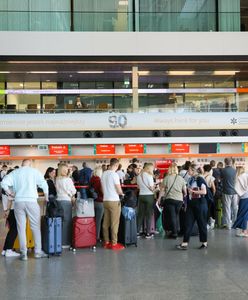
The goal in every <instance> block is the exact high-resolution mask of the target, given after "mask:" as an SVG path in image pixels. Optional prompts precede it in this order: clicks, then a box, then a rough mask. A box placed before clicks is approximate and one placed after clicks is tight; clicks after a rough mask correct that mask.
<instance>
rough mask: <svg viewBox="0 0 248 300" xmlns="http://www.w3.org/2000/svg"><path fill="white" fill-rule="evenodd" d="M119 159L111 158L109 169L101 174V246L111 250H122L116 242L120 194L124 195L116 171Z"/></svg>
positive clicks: (119, 213) (122, 247) (121, 246)
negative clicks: (102, 241)
mask: <svg viewBox="0 0 248 300" xmlns="http://www.w3.org/2000/svg"><path fill="white" fill-rule="evenodd" d="M118 166H119V161H118V159H116V158H111V160H110V165H109V169H108V170H107V171H105V172H104V173H103V175H102V188H103V206H104V217H103V238H104V243H103V248H105V249H112V250H123V249H124V246H123V245H121V244H119V243H117V235H118V229H119V222H120V215H121V202H120V196H124V194H123V191H122V189H121V185H120V179H119V176H118V174H117V173H116V171H117V169H118ZM109 228H111V239H112V242H110V239H109Z"/></svg>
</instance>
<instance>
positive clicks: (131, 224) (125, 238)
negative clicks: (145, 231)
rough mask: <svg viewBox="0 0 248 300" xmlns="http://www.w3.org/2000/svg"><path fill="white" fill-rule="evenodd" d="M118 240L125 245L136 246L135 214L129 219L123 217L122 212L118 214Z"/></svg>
mask: <svg viewBox="0 0 248 300" xmlns="http://www.w3.org/2000/svg"><path fill="white" fill-rule="evenodd" d="M118 242H119V243H121V244H123V245H124V246H125V247H126V246H127V245H135V246H136V247H137V222H136V214H135V215H134V217H132V218H131V219H128V218H125V217H124V216H123V214H121V216H120V224H119V231H118Z"/></svg>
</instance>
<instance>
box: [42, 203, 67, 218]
mask: <svg viewBox="0 0 248 300" xmlns="http://www.w3.org/2000/svg"><path fill="white" fill-rule="evenodd" d="M46 216H47V217H48V218H58V217H61V218H63V217H64V209H63V207H62V205H61V203H60V202H59V201H57V200H55V199H49V202H48V203H47V207H46Z"/></svg>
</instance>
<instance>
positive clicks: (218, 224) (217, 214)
mask: <svg viewBox="0 0 248 300" xmlns="http://www.w3.org/2000/svg"><path fill="white" fill-rule="evenodd" d="M215 225H216V227H219V228H220V227H221V225H222V203H221V199H218V200H217V201H216V209H215Z"/></svg>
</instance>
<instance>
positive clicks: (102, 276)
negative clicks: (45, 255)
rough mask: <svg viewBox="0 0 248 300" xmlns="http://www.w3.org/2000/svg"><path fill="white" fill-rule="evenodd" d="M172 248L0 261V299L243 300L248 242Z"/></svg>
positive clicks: (218, 233) (214, 239)
mask: <svg viewBox="0 0 248 300" xmlns="http://www.w3.org/2000/svg"><path fill="white" fill-rule="evenodd" d="M0 226H1V231H2V229H3V226H4V224H3V221H1V223H0ZM176 243H178V241H172V240H165V239H163V238H162V237H156V238H155V239H152V240H143V239H142V240H140V241H139V244H138V248H135V247H129V248H128V249H125V250H124V251H122V252H118V253H116V252H113V251H111V250H103V249H102V248H98V249H97V251H96V252H92V251H90V250H89V249H84V250H79V251H77V253H75V254H74V253H72V252H69V251H66V252H64V253H63V255H62V256H61V257H53V258H50V259H42V260H35V259H33V258H30V259H29V260H28V261H27V262H21V261H19V260H18V259H5V258H1V259H0V287H1V288H0V299H12V300H14V299H20V300H21V299H87V300H88V299H89V300H93V299H94V300H95V299H99V300H104V299H108V300H153V299H154V300H155V299H156V300H157V299H161V300H164V299H166V300H170V299H173V300H175V299H180V300H184V299H195V300H206V299H213V300H219V299H223V300H224V299H225V300H228V299H230V300H231V299H235V300H241V299H244V300H247V299H248V276H247V275H248V239H245V238H243V239H242V238H236V237H235V236H234V232H229V231H224V230H215V231H213V232H211V233H210V235H209V248H208V249H207V250H198V249H197V247H198V246H199V243H198V238H197V237H194V238H192V240H191V244H190V249H189V250H188V251H178V250H176V249H175V245H176ZM1 244H2V240H1Z"/></svg>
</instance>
